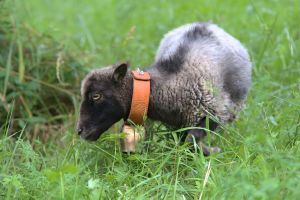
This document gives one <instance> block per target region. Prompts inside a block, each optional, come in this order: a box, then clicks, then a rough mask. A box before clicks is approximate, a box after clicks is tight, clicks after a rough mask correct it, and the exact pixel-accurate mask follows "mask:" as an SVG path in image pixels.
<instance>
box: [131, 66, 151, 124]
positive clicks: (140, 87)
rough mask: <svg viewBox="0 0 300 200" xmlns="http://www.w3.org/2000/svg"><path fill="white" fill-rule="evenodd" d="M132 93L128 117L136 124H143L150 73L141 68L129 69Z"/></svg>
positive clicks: (148, 94)
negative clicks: (131, 79)
mask: <svg viewBox="0 0 300 200" xmlns="http://www.w3.org/2000/svg"><path fill="white" fill-rule="evenodd" d="M131 74H132V77H133V94H132V100H131V108H130V113H129V117H128V119H130V120H131V121H132V122H133V123H135V124H137V125H143V123H144V117H145V116H146V115H147V111H148V106H149V99H150V74H149V73H148V72H143V71H141V70H139V69H138V70H134V71H131Z"/></svg>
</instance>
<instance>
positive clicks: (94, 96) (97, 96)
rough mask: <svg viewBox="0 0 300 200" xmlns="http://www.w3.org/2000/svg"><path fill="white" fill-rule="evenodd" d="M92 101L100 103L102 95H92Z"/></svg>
mask: <svg viewBox="0 0 300 200" xmlns="http://www.w3.org/2000/svg"><path fill="white" fill-rule="evenodd" d="M92 99H93V100H94V101H99V100H100V99H101V95H100V94H99V93H95V94H93V95H92Z"/></svg>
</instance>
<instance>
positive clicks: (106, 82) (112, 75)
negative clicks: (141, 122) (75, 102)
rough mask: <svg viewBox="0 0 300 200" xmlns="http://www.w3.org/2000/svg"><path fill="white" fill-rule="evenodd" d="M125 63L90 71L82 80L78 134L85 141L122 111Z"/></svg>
mask: <svg viewBox="0 0 300 200" xmlns="http://www.w3.org/2000/svg"><path fill="white" fill-rule="evenodd" d="M126 73H127V64H126V63H122V64H119V65H115V66H112V67H107V68H103V69H97V70H93V71H91V72H90V73H89V74H88V75H87V76H86V77H85V79H84V80H83V81H82V86H81V97H82V101H81V106H80V116H79V121H78V134H79V135H80V136H81V137H82V138H83V139H86V140H92V141H93V140H97V139H98V138H99V137H100V135H101V134H102V133H103V132H105V131H106V130H107V129H108V128H110V127H111V126H112V125H113V124H114V123H116V122H117V121H119V120H120V119H121V118H123V117H124V115H125V114H126V109H125V108H124V103H123V102H122V100H123V99H122V98H123V96H124V95H122V94H123V92H122V90H124V81H123V79H124V77H125V75H126Z"/></svg>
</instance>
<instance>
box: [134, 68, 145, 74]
mask: <svg viewBox="0 0 300 200" xmlns="http://www.w3.org/2000/svg"><path fill="white" fill-rule="evenodd" d="M136 71H137V72H138V73H139V75H144V71H143V70H140V68H137V70H136Z"/></svg>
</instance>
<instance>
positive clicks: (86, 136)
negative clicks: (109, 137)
mask: <svg viewBox="0 0 300 200" xmlns="http://www.w3.org/2000/svg"><path fill="white" fill-rule="evenodd" d="M100 135H101V134H100V133H99V132H97V133H82V134H81V135H80V137H81V138H82V139H84V140H87V141H96V140H98V138H99V137H100Z"/></svg>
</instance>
